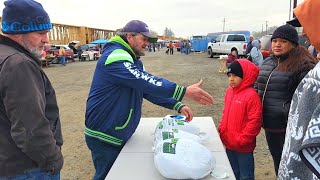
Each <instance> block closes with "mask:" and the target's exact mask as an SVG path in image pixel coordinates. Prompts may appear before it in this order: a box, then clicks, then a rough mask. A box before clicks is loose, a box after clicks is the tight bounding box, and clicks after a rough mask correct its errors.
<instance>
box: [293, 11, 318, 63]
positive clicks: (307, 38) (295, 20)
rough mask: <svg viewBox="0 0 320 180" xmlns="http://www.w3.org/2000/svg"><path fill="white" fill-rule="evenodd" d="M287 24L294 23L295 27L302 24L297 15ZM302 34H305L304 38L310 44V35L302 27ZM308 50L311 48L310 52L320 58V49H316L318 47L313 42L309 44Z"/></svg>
mask: <svg viewBox="0 0 320 180" xmlns="http://www.w3.org/2000/svg"><path fill="white" fill-rule="evenodd" d="M287 24H290V25H292V26H293V27H301V24H300V22H299V20H298V19H297V18H296V17H295V18H293V19H292V20H290V21H287ZM301 34H302V36H303V37H304V38H306V42H307V43H308V44H310V40H309V37H308V35H307V34H306V32H305V31H304V29H302V33H301ZM308 50H309V52H310V53H311V54H312V56H313V57H315V58H317V59H318V60H319V59H320V57H317V55H318V51H317V50H316V48H314V46H313V45H312V44H310V45H309V47H308Z"/></svg>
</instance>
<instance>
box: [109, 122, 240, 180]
mask: <svg viewBox="0 0 320 180" xmlns="http://www.w3.org/2000/svg"><path fill="white" fill-rule="evenodd" d="M161 120H162V118H160V117H156V118H141V121H140V124H139V126H138V128H137V130H136V132H135V133H134V135H133V136H132V137H131V139H130V140H129V141H128V142H127V144H126V145H125V146H124V147H123V149H122V151H121V153H120V154H119V156H118V158H117V160H116V161H115V163H114V164H113V166H112V168H111V170H110V172H109V174H108V176H107V177H106V178H105V180H126V179H130V180H135V179H139V180H165V179H166V178H164V177H163V176H161V174H160V173H159V172H158V171H157V169H156V168H155V166H154V162H153V157H154V152H153V151H152V146H153V135H152V134H153V132H154V130H155V128H156V126H157V124H158V122H160V121H161ZM190 123H191V124H194V125H195V126H197V127H199V128H200V131H201V132H205V133H207V134H208V135H209V140H208V142H207V143H205V144H203V145H204V146H205V147H207V148H208V149H209V150H210V151H211V152H212V154H213V156H214V157H215V159H216V165H217V166H220V167H221V166H223V167H226V168H227V173H228V174H229V177H228V178H225V180H234V179H235V176H234V174H233V172H232V169H231V166H230V163H229V160H228V157H227V154H226V152H225V148H224V147H223V145H222V142H221V140H220V137H219V135H218V132H217V129H216V127H215V124H214V122H213V119H212V118H211V117H194V119H193V120H192V121H191V122H190ZM214 179H215V178H214V177H212V176H210V175H208V176H206V177H205V178H204V180H214Z"/></svg>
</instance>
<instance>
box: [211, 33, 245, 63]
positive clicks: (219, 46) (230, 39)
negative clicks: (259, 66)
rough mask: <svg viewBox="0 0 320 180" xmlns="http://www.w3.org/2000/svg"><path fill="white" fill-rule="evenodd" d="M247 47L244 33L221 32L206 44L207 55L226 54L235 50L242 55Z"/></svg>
mask: <svg viewBox="0 0 320 180" xmlns="http://www.w3.org/2000/svg"><path fill="white" fill-rule="evenodd" d="M246 48H247V40H246V36H245V35H244V34H221V35H219V36H218V37H217V38H216V39H215V40H213V41H212V42H209V43H208V45H207V51H208V57H210V58H212V57H213V56H214V55H226V54H229V53H230V52H231V51H232V50H236V52H237V54H238V55H239V56H244V55H245V52H246Z"/></svg>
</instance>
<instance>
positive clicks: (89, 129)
mask: <svg viewBox="0 0 320 180" xmlns="http://www.w3.org/2000/svg"><path fill="white" fill-rule="evenodd" d="M156 41H157V38H156V37H155V36H153V35H152V34H151V33H150V30H149V27H148V26H147V24H146V23H144V22H142V21H140V20H132V21H130V22H128V23H127V24H126V25H125V26H124V27H123V28H122V30H121V31H120V32H119V33H118V35H117V36H115V37H113V38H111V39H110V41H109V42H108V43H106V44H105V45H104V47H103V50H102V52H103V53H102V55H101V57H100V58H99V60H98V62H97V65H96V69H95V72H94V76H93V80H92V84H91V89H90V92H89V97H88V100H87V107H86V114H85V126H86V127H85V137H86V143H87V146H88V148H89V149H90V150H91V154H92V159H93V163H94V166H95V169H96V172H95V175H94V178H93V179H94V180H98V179H99V180H100V179H104V178H105V177H106V175H107V174H108V172H109V170H110V168H111V166H112V165H113V163H114V161H115V160H116V158H117V156H118V154H119V153H120V151H121V149H122V147H123V146H124V145H125V144H126V142H127V141H128V140H129V139H130V137H131V136H132V134H133V133H134V132H135V130H136V128H137V126H138V124H139V121H140V118H141V108H142V102H143V98H145V99H147V100H148V101H150V102H152V103H154V104H157V105H160V106H162V107H166V108H168V109H173V110H176V111H177V112H178V113H182V114H183V115H185V116H186V119H187V121H191V120H192V117H193V115H192V111H191V110H190V108H189V107H187V106H185V105H184V104H182V103H181V101H182V99H183V98H184V97H186V98H189V99H191V100H194V101H196V102H198V103H200V104H203V105H209V104H212V103H213V99H212V96H211V95H209V94H208V93H207V92H205V91H204V90H202V89H201V88H200V86H201V84H202V83H203V81H202V80H201V81H200V82H198V83H196V84H193V85H191V86H188V87H184V86H180V85H177V84H176V83H174V82H171V81H169V80H166V79H164V78H160V77H157V76H154V75H152V74H150V73H148V72H146V71H145V68H144V66H143V64H142V61H141V60H140V58H139V57H141V56H144V55H145V49H146V47H147V46H148V45H149V43H153V42H156Z"/></svg>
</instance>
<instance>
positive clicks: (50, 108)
mask: <svg viewBox="0 0 320 180" xmlns="http://www.w3.org/2000/svg"><path fill="white" fill-rule="evenodd" d="M0 64H1V65H0V177H3V176H14V175H17V174H21V173H23V172H24V171H26V170H30V169H35V168H40V169H42V170H46V171H52V172H53V173H56V172H59V171H60V170H61V168H62V165H63V157H62V153H61V146H62V134H61V127H60V119H59V109H58V105H57V101H56V95H55V91H54V89H53V87H52V85H51V83H50V81H49V79H48V77H47V76H46V75H45V73H44V72H43V71H42V69H41V67H40V61H39V60H38V59H37V58H35V57H34V56H32V55H31V54H30V53H29V52H28V51H26V50H25V49H24V48H23V47H22V46H20V45H19V44H17V43H16V42H14V41H12V40H11V39H9V38H7V37H4V36H0ZM0 179H1V178H0Z"/></svg>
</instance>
